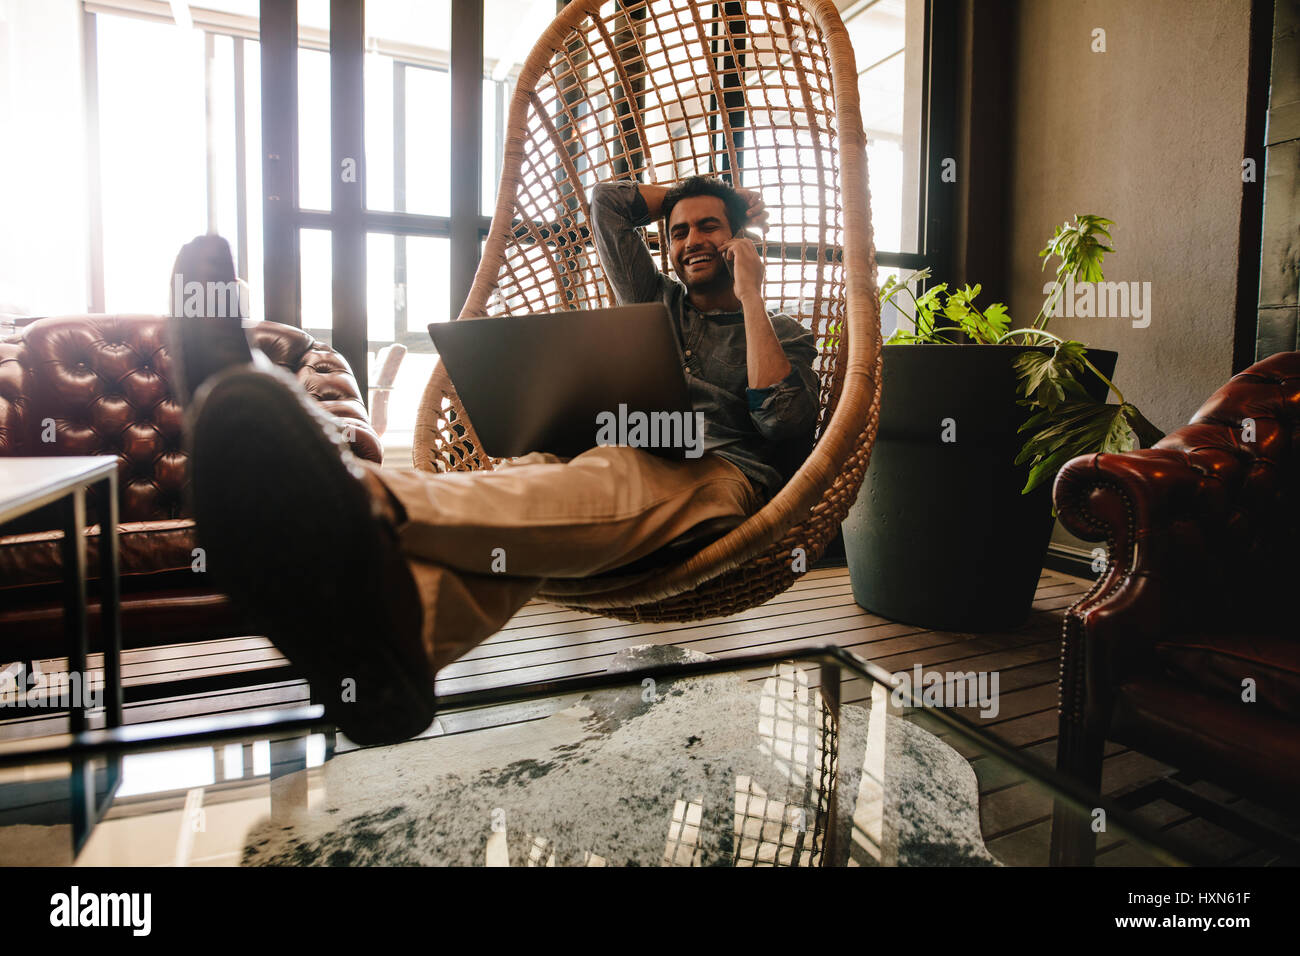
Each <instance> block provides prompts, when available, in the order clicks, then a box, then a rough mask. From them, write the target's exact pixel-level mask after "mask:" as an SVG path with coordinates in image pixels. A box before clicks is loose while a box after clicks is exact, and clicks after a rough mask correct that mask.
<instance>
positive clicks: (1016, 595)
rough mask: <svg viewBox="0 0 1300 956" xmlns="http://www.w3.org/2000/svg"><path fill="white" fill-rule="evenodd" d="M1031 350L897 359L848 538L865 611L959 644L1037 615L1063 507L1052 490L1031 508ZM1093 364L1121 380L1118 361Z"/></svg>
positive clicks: (1035, 497) (941, 350) (887, 364)
mask: <svg viewBox="0 0 1300 956" xmlns="http://www.w3.org/2000/svg"><path fill="white" fill-rule="evenodd" d="M1026 351H1030V347H1028V346H1010V345H888V346H885V348H884V376H883V380H882V383H881V388H882V392H881V416H880V429H879V432H878V434H877V436H876V444H875V447H874V448H873V449H872V451H871V464H870V467H869V468H868V469H867V475H866V478H865V480H864V481H863V484H862V491H861V493H860V494H859V495H858V500H857V502H856V504H854V506H853V508H852V509H850V511H849V515H848V518H847V519H845V521H844V527H843V531H844V549H845V553H846V557H847V558H848V564H849V575H850V578H851V580H852V582H853V598H854V600H855V601H857V603H858V604H860V605H862V607H864V608H866V609H867V610H869V611H872V612H874V613H876V614H880V615H882V616H883V617H887V618H890V619H892V620H896V621H903V622H906V623H909V624H917V625H921V626H923V627H931V628H937V629H942V630H955V631H983V630H993V629H999V628H1011V627H1016V626H1018V625H1020V624H1022V623H1024V621H1025V619H1026V618H1027V617H1028V616H1029V611H1030V606H1031V605H1032V603H1033V600H1034V591H1035V589H1036V588H1037V585H1038V578H1039V575H1040V573H1041V572H1042V568H1043V557H1044V555H1045V554H1046V551H1047V545H1048V542H1049V540H1050V538H1051V533H1052V503H1051V482H1048V483H1046V484H1044V485H1042V486H1040V487H1039V488H1038V489H1037V490H1036V491H1034V492H1033V493H1032V494H1028V495H1022V494H1021V493H1020V489H1021V488H1023V487H1024V485H1025V480H1026V478H1027V477H1028V473H1029V469H1028V467H1027V466H1025V465H1013V464H1012V462H1014V461H1015V457H1016V455H1017V453H1018V452H1019V450H1020V448H1021V446H1022V445H1023V444H1024V437H1025V436H1024V435H1021V434H1018V433H1017V429H1018V428H1019V427H1020V426H1021V425H1022V424H1023V423H1024V422H1025V420H1026V418H1027V410H1026V409H1025V408H1023V407H1022V406H1020V405H1017V404H1016V398H1017V394H1016V375H1015V369H1014V367H1013V363H1014V362H1015V360H1016V358H1017V357H1018V356H1019V355H1022V354H1023V353H1025V352H1026ZM1039 351H1047V350H1046V349H1039ZM1088 358H1089V360H1091V361H1092V362H1093V364H1095V365H1096V366H1097V367H1098V368H1099V369H1101V371H1102V372H1103V373H1104V374H1105V375H1106V376H1107V377H1111V374H1112V373H1113V372H1114V369H1115V360H1116V353H1114V352H1100V351H1093V350H1089V352H1088ZM1104 387H1105V386H1104V385H1102V384H1101V383H1100V382H1098V383H1097V388H1096V393H1097V394H1098V395H1099V394H1100V392H1101V390H1102V389H1103V388H1104ZM1090 390H1091V389H1090ZM945 438H946V439H949V440H945Z"/></svg>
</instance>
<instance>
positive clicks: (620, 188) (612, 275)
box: [591, 180, 668, 305]
mask: <svg viewBox="0 0 1300 956" xmlns="http://www.w3.org/2000/svg"><path fill="white" fill-rule="evenodd" d="M667 191H668V190H667V189H666V188H664V187H663V186H648V185H642V184H639V183H634V182H631V181H622V180H620V181H618V182H608V183H597V184H596V185H595V186H594V187H592V190H591V231H592V238H593V240H594V241H595V244H596V255H598V256H599V257H600V264H601V266H602V267H604V270H605V278H606V279H607V280H608V281H609V285H610V288H612V289H613V290H614V297H615V298H616V299H617V300H618V302H619V304H620V305H630V304H632V303H637V302H653V301H655V300H656V299H658V298H659V296H660V295H661V294H662V291H663V275H662V274H661V273H660V272H659V269H658V267H657V266H656V265H655V261H654V257H653V256H652V255H650V250H649V249H647V248H646V244H645V242H644V240H642V238H641V235H640V233H638V232H637V227H639V226H644V225H646V224H647V223H650V222H654V221H655V220H656V219H658V218H659V210H660V209H661V208H662V206H663V197H664V193H666V192H667Z"/></svg>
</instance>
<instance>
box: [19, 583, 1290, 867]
mask: <svg viewBox="0 0 1300 956" xmlns="http://www.w3.org/2000/svg"><path fill="white" fill-rule="evenodd" d="M1089 585H1090V582H1089V581H1086V580H1084V579H1082V578H1076V577H1072V576H1069V575H1066V574H1062V573H1060V572H1057V571H1052V570H1045V571H1044V572H1043V574H1042V577H1041V579H1040V581H1039V586H1038V590H1037V593H1036V595H1035V599H1034V606H1033V607H1034V609H1033V613H1032V615H1031V617H1030V620H1029V621H1028V622H1027V623H1026V624H1025V625H1024V626H1022V627H1020V628H1018V629H1016V630H1014V631H1011V632H1008V633H998V634H959V633H951V632H943V631H931V630H926V629H924V628H919V627H913V626H910V625H906V624H899V623H895V622H892V621H889V620H886V619H885V618H882V617H878V616H876V615H874V614H871V613H869V612H867V611H865V610H863V609H862V608H860V607H858V605H857V604H855V603H854V601H853V596H852V593H851V588H850V585H849V577H848V571H847V569H845V568H843V567H828V568H818V569H814V570H812V571H810V572H809V573H808V574H806V575H805V576H804V577H802V578H801V579H800V580H799V581H798V582H797V583H796V584H795V586H794V587H792V588H791V589H790V590H789V591H787V592H785V593H784V594H781V595H779V596H777V597H775V598H773V599H772V600H771V601H769V602H768V603H766V604H764V605H762V606H761V607H758V608H754V609H752V610H750V611H747V612H745V613H743V614H738V615H735V616H733V617H729V618H724V619H719V620H713V621H705V622H698V623H693V624H676V625H673V624H627V623H624V622H620V621H613V620H609V619H606V618H600V617H595V616H593V615H590V614H584V613H580V612H574V611H567V610H564V609H562V608H558V607H556V606H554V605H551V604H547V603H545V602H541V601H534V602H531V603H529V604H528V605H526V606H525V607H523V608H522V609H521V610H520V611H519V613H518V614H516V615H515V617H514V618H513V619H512V620H511V621H510V623H509V624H508V625H507V626H506V627H505V628H504V629H503V630H501V631H500V632H499V633H498V634H496V635H494V636H493V637H492V638H490V639H489V640H487V641H485V642H484V643H483V644H482V645H480V646H479V647H478V648H476V649H475V650H474V651H472V652H471V653H469V654H468V655H466V656H465V657H463V658H461V659H460V660H458V661H456V662H455V663H454V664H451V665H449V666H448V667H446V668H444V669H443V670H442V672H441V673H440V674H439V677H438V682H437V689H438V691H439V692H440V693H444V694H446V693H452V692H462V691H471V690H477V689H481V688H489V687H502V686H509V685H514V684H520V683H527V682H531V681H540V680H548V679H554V678H561V677H574V676H579V675H588V674H597V673H600V672H602V671H604V670H605V668H606V666H607V665H608V663H609V661H610V659H611V658H612V657H613V656H614V654H616V653H617V652H618V651H619V650H621V649H623V648H626V647H632V646H635V645H638V644H646V643H671V644H676V645H678V646H682V647H688V648H691V649H693V650H698V651H703V652H706V653H708V654H712V655H714V656H717V657H728V656H735V655H737V654H741V653H744V652H748V651H755V650H773V649H778V648H789V649H794V648H799V647H806V646H810V645H823V644H827V643H834V644H838V645H841V646H843V647H846V648H848V649H851V650H853V651H855V652H856V653H858V654H860V655H862V656H863V657H866V658H868V659H870V660H873V661H874V662H875V663H877V664H879V665H881V666H882V667H884V668H886V669H887V670H890V671H894V672H902V671H910V670H911V669H912V667H913V666H914V665H916V664H920V665H921V666H922V668H923V669H925V670H927V671H929V670H935V669H942V670H945V671H991V672H992V671H996V672H997V673H998V674H999V679H1000V688H999V689H1000V696H999V702H1000V706H999V709H998V713H997V714H996V716H991V717H984V716H981V714H980V712H979V710H978V709H977V707H976V706H972V707H969V708H966V709H964V710H963V711H961V712H962V713H963V716H965V717H967V718H968V719H970V720H972V721H974V722H976V723H978V724H980V725H981V726H982V727H984V728H985V729H986V730H988V731H989V732H990V733H992V734H994V735H996V736H998V737H999V738H1001V739H1002V740H1003V741H1005V742H1007V743H1009V744H1011V745H1013V746H1015V747H1017V748H1019V749H1021V750H1022V751H1024V752H1025V753H1027V754H1029V755H1031V756H1032V757H1034V758H1036V759H1038V760H1040V761H1043V762H1045V763H1047V764H1049V765H1051V764H1053V763H1054V761H1055V757H1056V681H1057V668H1058V662H1059V653H1060V647H1059V639H1060V626H1061V614H1062V612H1063V610H1064V609H1065V608H1067V607H1069V606H1070V605H1071V604H1073V603H1074V602H1075V601H1077V600H1078V599H1079V597H1080V596H1082V594H1083V593H1084V592H1085V591H1087V589H1088V587H1089ZM282 663H283V658H281V657H280V655H279V654H278V653H277V652H276V650H275V649H274V647H272V646H271V644H270V643H269V642H268V641H266V640H265V639H263V638H258V637H246V638H237V639H232V640H223V641H211V642H206V643H201V644H188V645H174V646H169V647H159V648H150V649H144V650H133V651H129V652H127V653H126V654H125V655H124V659H123V678H124V682H125V683H126V685H127V686H128V687H133V688H137V689H138V688H143V687H145V686H146V685H148V684H150V683H158V682H160V681H176V680H180V679H187V678H192V677H201V676H205V675H212V674H219V673H224V672H228V671H232V670H247V671H250V672H255V671H257V670H260V669H265V668H268V667H272V666H275V665H276V664H282ZM63 666H65V662H63V661H59V660H50V661H46V662H43V669H46V670H50V671H57V670H59V669H61V668H62V667H63ZM90 666H91V668H92V669H94V668H96V667H98V666H100V664H99V661H98V660H94V659H92V661H91V665H90ZM747 676H749V677H750V678H751V679H755V680H759V679H762V677H763V676H765V675H763V674H758V673H751V674H748V675H747ZM250 680H255V678H254V677H253V675H252V674H251V673H250ZM809 681H810V683H811V684H813V685H814V686H815V685H816V683H817V670H816V669H815V668H813V669H811V670H810V672H809ZM841 694H842V700H843V701H844V702H845V703H862V702H864V701H866V700H868V699H869V696H870V689H869V688H868V687H867V686H866V685H865V683H864V682H863V681H861V680H860V679H853V680H848V681H845V683H844V685H843V687H842V690H841ZM307 699H308V694H307V687H306V684H305V683H304V682H303V681H300V680H291V681H281V682H279V683H275V684H269V685H262V686H250V687H244V688H239V689H236V690H225V691H220V692H210V693H205V694H196V695H189V696H183V697H171V698H165V699H159V700H144V701H139V702H135V703H131V704H128V706H127V708H126V719H127V722H128V723H138V722H144V721H151V720H161V719H171V718H176V717H189V716H200V715H206V714H214V713H231V712H238V711H248V710H258V709H263V708H267V707H287V706H293V705H296V704H302V703H305V702H306V701H307ZM565 705H566V704H565V703H563V702H561V701H560V700H558V699H555V700H549V701H534V702H531V703H526V704H519V705H513V706H507V707H495V708H490V709H484V710H481V711H467V712H460V713H453V714H445V715H442V716H440V717H439V720H438V721H437V723H435V725H434V727H432V728H431V729H430V731H429V732H428V734H429V735H436V734H451V733H464V732H469V731H472V730H475V729H481V728H483V727H485V726H495V725H500V724H509V723H516V722H521V721H527V720H536V719H540V718H543V717H545V716H547V715H548V714H550V713H553V712H554V711H555V710H556V709H558V708H560V707H562V706H565ZM907 716H908V719H911V720H914V721H916V722H917V723H919V724H921V725H922V726H926V727H927V728H928V729H930V730H932V732H934V733H936V734H938V735H940V736H943V737H945V739H947V740H948V742H949V743H950V744H951V745H952V746H953V747H954V748H955V749H957V750H958V752H960V753H961V754H962V755H963V756H964V757H965V758H966V759H968V760H969V761H970V763H971V766H972V767H973V768H974V770H975V772H976V776H977V779H978V780H979V787H980V795H981V807H980V813H981V824H982V827H983V832H984V837H985V842H986V844H987V845H988V847H989V849H990V850H991V851H992V852H993V853H994V855H995V856H997V857H998V858H999V859H1001V860H1002V861H1004V862H1005V863H1008V864H1019V865H1043V864H1046V862H1047V854H1048V842H1049V834H1050V828H1051V810H1052V808H1051V801H1050V798H1049V797H1048V796H1047V795H1046V794H1045V793H1044V792H1043V791H1042V790H1041V789H1040V788H1038V787H1035V786H1033V785H1030V784H1028V783H1026V782H1025V781H1024V780H1023V779H1022V778H1021V777H1019V776H1018V775H1012V774H1009V772H1008V769H1007V768H1006V767H1005V765H1003V764H1001V763H1000V762H998V761H995V760H993V759H991V758H989V757H986V756H985V755H983V754H981V753H980V752H979V750H978V748H973V747H971V746H970V745H968V744H967V743H965V742H963V741H962V740H960V739H954V737H953V736H952V735H951V734H949V733H947V732H946V728H945V727H944V725H942V724H941V723H939V722H938V721H936V719H935V718H934V717H933V716H932V715H929V714H927V713H925V712H923V711H915V712H911V713H909V714H908V715H907ZM65 728H66V721H65V720H64V719H63V718H62V717H59V716H49V715H40V714H28V715H25V716H23V717H20V718H18V719H14V720H9V721H5V722H0V739H5V738H12V737H16V736H28V735H32V734H40V733H57V732H61V731H62V730H64V729H65ZM1173 772H1174V771H1173V769H1172V768H1170V767H1167V766H1166V765H1164V764H1161V763H1159V762H1158V761H1155V760H1152V759H1151V758H1149V757H1146V756H1144V755H1143V754H1140V753H1137V752H1136V751H1133V750H1129V749H1127V748H1124V747H1121V746H1119V745H1115V744H1110V745H1108V746H1107V750H1106V758H1105V763H1104V765H1103V791H1104V793H1106V794H1107V795H1108V796H1115V795H1119V794H1123V793H1126V792H1128V791H1131V790H1133V789H1134V788H1136V787H1138V786H1140V785H1142V784H1144V783H1147V782H1150V781H1152V780H1155V779H1158V778H1160V777H1163V776H1168V775H1170V774H1171V773H1173ZM1188 783H1189V785H1190V786H1192V788H1193V789H1195V790H1197V791H1198V792H1201V793H1204V794H1206V795H1211V796H1214V797H1215V798H1216V799H1221V800H1224V801H1225V802H1229V803H1231V804H1233V805H1234V806H1235V807H1236V808H1237V809H1240V810H1242V812H1247V813H1249V814H1250V815H1251V816H1253V817H1256V818H1258V819H1262V820H1266V821H1268V822H1270V823H1271V824H1272V825H1274V826H1277V827H1279V828H1282V829H1285V830H1286V831H1287V832H1292V833H1297V832H1300V826H1297V825H1296V822H1295V821H1291V820H1284V819H1280V818H1278V817H1277V816H1276V815H1273V814H1270V813H1267V812H1266V811H1264V810H1261V809H1259V808H1257V807H1253V806H1251V805H1250V804H1248V803H1246V802H1245V801H1242V800H1240V799H1238V798H1236V797H1234V796H1233V795H1232V794H1229V793H1226V792H1224V791H1222V790H1221V789H1220V788H1217V787H1214V786H1211V785H1209V784H1206V783H1204V782H1197V781H1188ZM1139 814H1140V816H1142V818H1143V819H1145V820H1147V821H1148V822H1150V823H1152V824H1153V825H1155V826H1157V827H1160V828H1162V829H1165V830H1168V831H1170V832H1171V833H1172V834H1174V835H1176V836H1177V838H1179V839H1181V840H1184V841H1187V842H1189V843H1191V844H1192V845H1195V846H1196V847H1197V848H1198V850H1200V851H1201V852H1202V853H1206V854H1207V855H1209V856H1211V857H1212V858H1213V859H1215V860H1216V861H1218V862H1221V863H1226V864H1264V863H1270V862H1273V861H1274V860H1275V859H1276V858H1275V856H1274V855H1273V854H1270V853H1269V852H1267V851H1265V850H1259V849H1257V848H1256V847H1255V846H1254V845H1252V844H1249V843H1248V842H1247V841H1245V840H1243V839H1242V838H1240V837H1237V836H1234V835H1232V834H1230V833H1227V832H1226V831H1224V830H1222V829H1221V828H1219V827H1216V826H1214V825H1212V824H1210V823H1208V822H1207V821H1205V820H1203V819H1201V818H1199V817H1197V816H1195V815H1192V814H1189V813H1187V812H1186V811H1184V810H1181V809H1179V808H1177V807H1175V806H1173V805H1172V804H1168V803H1165V802H1164V801H1160V800H1157V801H1155V802H1153V803H1150V804H1148V805H1146V806H1145V807H1142V808H1141V809H1140V811H1139ZM1098 846H1099V854H1098V862H1099V863H1102V864H1119V865H1123V864H1127V863H1133V862H1145V860H1146V859H1147V858H1146V857H1145V856H1143V855H1141V854H1139V853H1138V852H1137V850H1136V848H1134V847H1132V846H1131V845H1129V844H1127V843H1125V842H1124V841H1122V840H1120V839H1117V838H1115V837H1113V836H1108V835H1107V834H1102V836H1101V838H1100V840H1099V844H1098Z"/></svg>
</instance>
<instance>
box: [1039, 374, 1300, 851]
mask: <svg viewBox="0 0 1300 956" xmlns="http://www.w3.org/2000/svg"><path fill="white" fill-rule="evenodd" d="M1054 497H1055V501H1056V507H1057V510H1058V512H1059V514H1060V518H1061V522H1062V523H1063V524H1064V525H1065V527H1066V528H1068V529H1069V530H1070V531H1072V532H1073V533H1074V534H1076V535H1078V536H1079V537H1081V538H1084V539H1086V540H1090V541H1105V542H1106V544H1107V547H1108V549H1109V559H1108V564H1107V568H1106V570H1105V572H1104V573H1103V574H1102V576H1101V577H1100V579H1099V580H1098V581H1097V583H1096V584H1095V585H1094V586H1093V588H1092V589H1091V590H1090V591H1089V592H1088V594H1087V595H1085V596H1084V597H1083V598H1082V599H1081V600H1080V601H1079V602H1078V603H1077V604H1075V605H1074V606H1073V607H1071V608H1070V609H1069V611H1067V612H1066V615H1065V627H1064V638H1063V645H1062V656H1061V683H1060V741H1059V745H1058V751H1057V767H1058V769H1059V770H1061V771H1062V772H1064V773H1066V774H1069V775H1070V776H1073V777H1074V778H1076V779H1077V780H1079V781H1080V782H1081V783H1083V784H1084V785H1086V786H1088V787H1089V788H1090V789H1091V790H1093V791H1094V792H1095V791H1097V790H1098V789H1099V787H1100V782H1101V762H1102V748H1103V745H1104V743H1105V741H1106V740H1112V741H1116V742H1119V743H1123V744H1125V745H1127V746H1130V747H1133V748H1135V749H1137V750H1140V751H1142V752H1143V753H1146V754H1149V755H1151V756H1153V757H1155V758H1156V759H1158V760H1161V761H1163V762H1165V763H1169V764H1171V765H1174V766H1177V767H1179V768H1180V769H1183V770H1187V771H1190V772H1193V773H1196V774H1198V775H1200V776H1202V777H1204V778H1205V779H1208V780H1212V781H1216V782H1218V783H1220V784H1222V785H1224V786H1226V787H1227V788H1229V789H1231V790H1232V791H1234V792H1237V793H1240V794H1243V795H1246V796H1250V797H1252V798H1253V799H1255V800H1257V801H1258V802H1260V803H1262V804H1265V805H1270V806H1274V807H1279V808H1284V809H1289V810H1291V811H1292V812H1293V811H1294V808H1295V807H1296V806H1297V805H1298V804H1300V606H1298V605H1297V604H1296V600H1295V591H1296V588H1297V587H1300V352H1285V353H1280V354H1277V355H1273V356H1271V357H1269V358H1267V359H1265V360H1263V361H1261V362H1257V363H1256V364H1255V365H1252V366H1251V367H1250V368H1249V369H1247V370H1246V371H1244V372H1242V373H1241V374H1240V375H1237V376H1235V377H1234V378H1233V379H1232V380H1231V381H1230V382H1228V384H1226V385H1225V386H1223V387H1222V388H1221V389H1219V390H1218V391H1217V392H1215V393H1214V395H1213V396H1211V397H1210V399H1209V401H1207V402H1206V403H1205V405H1204V406H1202V408H1201V409H1200V411H1198V412H1197V413H1196V415H1195V417H1194V418H1193V419H1192V421H1191V424H1189V425H1187V426H1185V427H1184V428H1180V429H1178V430H1177V431H1175V432H1173V433H1172V434H1170V435H1168V436H1167V437H1165V438H1164V439H1162V440H1160V441H1159V442H1157V443H1156V444H1155V446H1154V447H1152V448H1149V449H1144V450H1141V451H1133V452H1129V453H1127V454H1122V455H1088V456H1083V457H1080V458H1075V459H1074V460H1073V461H1071V462H1069V463H1068V464H1067V465H1066V466H1065V467H1064V468H1063V469H1062V470H1061V472H1060V474H1059V475H1058V476H1057V479H1056V485H1055V489H1054ZM1079 822H1080V821H1079V820H1078V819H1077V818H1075V819H1073V820H1072V819H1071V818H1070V816H1069V814H1062V813H1059V812H1058V814H1057V817H1056V820H1055V824H1054V832H1053V859H1054V861H1055V862H1086V861H1087V860H1088V859H1090V858H1091V853H1092V849H1091V845H1092V844H1091V836H1092V835H1091V831H1090V830H1089V828H1088V827H1087V826H1086V825H1084V826H1080V825H1079Z"/></svg>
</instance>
